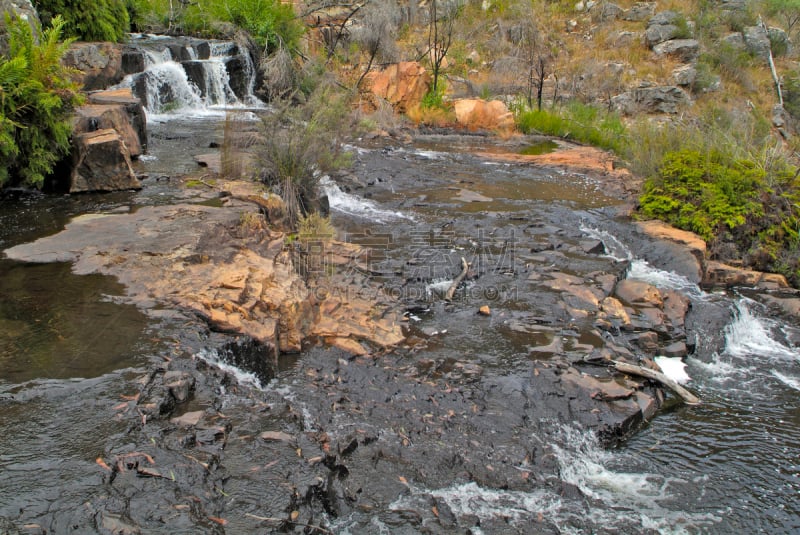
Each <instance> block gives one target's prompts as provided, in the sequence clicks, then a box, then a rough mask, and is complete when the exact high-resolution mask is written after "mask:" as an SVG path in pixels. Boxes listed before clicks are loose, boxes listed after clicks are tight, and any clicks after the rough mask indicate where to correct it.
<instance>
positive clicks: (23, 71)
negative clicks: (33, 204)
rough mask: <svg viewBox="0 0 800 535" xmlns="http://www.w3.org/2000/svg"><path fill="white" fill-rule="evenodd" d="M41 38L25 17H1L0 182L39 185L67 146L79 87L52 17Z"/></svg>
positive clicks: (59, 26)
mask: <svg viewBox="0 0 800 535" xmlns="http://www.w3.org/2000/svg"><path fill="white" fill-rule="evenodd" d="M51 24H52V25H51V26H50V27H49V28H48V29H46V30H44V31H43V32H42V31H41V28H39V29H38V30H39V31H38V32H37V33H38V34H39V35H40V37H38V39H37V38H36V37H35V36H34V31H33V29H32V28H31V26H30V25H29V24H28V22H27V21H24V20H22V19H20V18H16V19H12V18H10V17H8V16H6V27H7V28H8V35H9V54H8V58H3V61H2V62H0V160H1V161H2V164H3V165H0V186H2V185H4V184H5V183H7V182H9V181H10V180H15V181H18V182H22V183H23V184H26V185H28V186H34V187H41V186H42V184H43V183H44V179H45V177H46V176H47V175H49V174H50V172H51V171H52V170H53V167H54V166H55V164H56V163H57V162H58V160H59V159H60V158H61V157H62V156H63V155H65V154H66V153H67V152H68V151H69V147H70V144H69V139H70V135H71V133H72V124H71V122H70V117H71V113H72V110H73V109H74V108H75V107H76V106H77V105H79V104H80V102H81V96H80V94H79V93H78V87H77V86H76V85H75V84H74V83H73V82H72V81H71V80H70V78H69V71H68V69H66V68H64V67H63V66H62V65H61V61H60V60H61V57H62V56H63V55H64V52H65V51H66V49H67V47H68V46H69V41H66V42H62V41H60V37H61V31H62V29H63V27H64V24H65V23H64V21H63V20H62V19H61V18H60V17H55V18H54V19H53V20H52V21H51Z"/></svg>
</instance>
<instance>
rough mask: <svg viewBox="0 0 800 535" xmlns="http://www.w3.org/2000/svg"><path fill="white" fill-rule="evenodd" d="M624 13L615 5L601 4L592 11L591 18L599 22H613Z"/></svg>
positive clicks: (609, 3)
mask: <svg viewBox="0 0 800 535" xmlns="http://www.w3.org/2000/svg"><path fill="white" fill-rule="evenodd" d="M624 12H625V11H624V10H623V9H622V8H621V7H619V6H618V5H617V4H614V3H611V2H602V3H601V4H600V5H599V6H597V7H595V9H593V10H592V18H594V19H595V20H599V21H606V20H615V19H619V18H621V17H622V15H623V13H624Z"/></svg>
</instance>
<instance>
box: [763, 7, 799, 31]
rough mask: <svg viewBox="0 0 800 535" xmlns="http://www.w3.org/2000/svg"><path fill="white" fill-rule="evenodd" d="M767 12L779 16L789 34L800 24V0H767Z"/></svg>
mask: <svg viewBox="0 0 800 535" xmlns="http://www.w3.org/2000/svg"><path fill="white" fill-rule="evenodd" d="M764 4H765V7H766V11H767V14H768V15H770V16H772V17H777V18H778V19H779V20H780V21H781V24H783V25H784V27H785V28H784V29H785V30H786V32H787V33H788V34H789V35H792V33H793V31H794V30H795V28H796V27H798V26H800V24H798V23H800V0H765V3H764Z"/></svg>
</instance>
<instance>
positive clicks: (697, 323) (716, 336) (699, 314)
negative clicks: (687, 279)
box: [686, 300, 733, 355]
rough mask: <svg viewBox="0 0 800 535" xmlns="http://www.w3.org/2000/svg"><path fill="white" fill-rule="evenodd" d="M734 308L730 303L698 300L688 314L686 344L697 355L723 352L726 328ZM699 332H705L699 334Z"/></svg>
mask: <svg viewBox="0 0 800 535" xmlns="http://www.w3.org/2000/svg"><path fill="white" fill-rule="evenodd" d="M732 317H733V310H732V309H731V308H730V305H728V304H724V303H718V302H712V301H709V300H698V301H695V302H694V303H693V304H692V307H691V308H690V309H689V312H688V313H687V315H686V332H687V334H688V336H687V340H686V344H687V346H688V349H689V350H690V351H691V352H692V353H693V354H695V355H714V354H721V353H722V351H723V350H724V349H725V328H726V327H727V326H728V324H730V322H731V319H732ZM697 333H704V335H703V336H698V335H697Z"/></svg>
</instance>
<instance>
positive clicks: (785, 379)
mask: <svg viewBox="0 0 800 535" xmlns="http://www.w3.org/2000/svg"><path fill="white" fill-rule="evenodd" d="M772 375H773V376H775V378H776V379H777V380H778V381H780V382H782V383H783V384H785V385H786V386H788V387H789V388H793V389H794V390H798V391H800V377H795V376H792V375H787V374H785V373H781V372H779V371H778V370H772Z"/></svg>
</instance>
